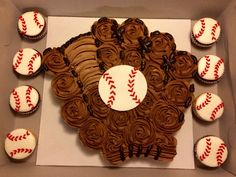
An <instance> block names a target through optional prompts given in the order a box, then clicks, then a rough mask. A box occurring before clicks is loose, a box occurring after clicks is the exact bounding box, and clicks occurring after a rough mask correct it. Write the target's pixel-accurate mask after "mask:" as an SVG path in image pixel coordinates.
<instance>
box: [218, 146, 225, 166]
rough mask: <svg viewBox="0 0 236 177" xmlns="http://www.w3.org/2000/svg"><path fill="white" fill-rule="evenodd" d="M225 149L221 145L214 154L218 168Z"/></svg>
mask: <svg viewBox="0 0 236 177" xmlns="http://www.w3.org/2000/svg"><path fill="white" fill-rule="evenodd" d="M225 149H226V145H225V144H224V143H221V144H220V146H219V147H218V150H217V152H216V161H217V165H218V166H220V165H221V164H222V163H223V160H222V155H223V154H224V152H225Z"/></svg>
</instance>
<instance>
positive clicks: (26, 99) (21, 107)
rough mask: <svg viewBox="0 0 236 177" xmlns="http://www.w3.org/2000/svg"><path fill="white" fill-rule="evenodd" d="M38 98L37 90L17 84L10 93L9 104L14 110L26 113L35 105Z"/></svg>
mask: <svg viewBox="0 0 236 177" xmlns="http://www.w3.org/2000/svg"><path fill="white" fill-rule="evenodd" d="M39 98H40V97H39V93H38V91H37V90H36V89H35V88H33V87H32V86H28V85H23V86H19V87H16V88H14V89H13V90H12V92H11V94H10V106H11V108H12V109H13V110H14V111H15V112H21V113H27V112H29V111H32V110H34V109H35V108H36V107H37V105H38V103H39Z"/></svg>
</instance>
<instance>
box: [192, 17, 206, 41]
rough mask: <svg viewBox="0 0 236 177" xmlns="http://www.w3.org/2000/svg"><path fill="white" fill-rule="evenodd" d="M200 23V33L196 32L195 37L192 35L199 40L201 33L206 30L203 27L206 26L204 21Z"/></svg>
mask: <svg viewBox="0 0 236 177" xmlns="http://www.w3.org/2000/svg"><path fill="white" fill-rule="evenodd" d="M200 22H201V29H200V31H199V32H198V34H195V35H194V37H195V38H199V37H200V36H202V35H203V33H204V31H205V28H206V26H205V25H206V24H205V20H204V19H201V20H200Z"/></svg>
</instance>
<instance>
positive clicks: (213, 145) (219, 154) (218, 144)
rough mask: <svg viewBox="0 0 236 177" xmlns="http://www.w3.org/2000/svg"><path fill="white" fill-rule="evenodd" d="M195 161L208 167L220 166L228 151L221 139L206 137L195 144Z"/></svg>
mask: <svg viewBox="0 0 236 177" xmlns="http://www.w3.org/2000/svg"><path fill="white" fill-rule="evenodd" d="M195 153H196V157H197V159H198V160H199V161H200V162H201V163H202V164H204V165H206V166H208V167H219V166H221V165H222V164H223V163H224V162H225V160H226V159H227V156H228V149H227V146H226V144H225V143H224V141H223V140H222V139H220V138H219V137H216V136H206V137H203V138H201V139H200V140H198V141H197V143H196V144H195Z"/></svg>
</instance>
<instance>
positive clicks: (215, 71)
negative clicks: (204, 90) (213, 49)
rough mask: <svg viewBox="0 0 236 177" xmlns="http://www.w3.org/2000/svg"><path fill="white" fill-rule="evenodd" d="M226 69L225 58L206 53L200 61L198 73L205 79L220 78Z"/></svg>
mask: <svg viewBox="0 0 236 177" xmlns="http://www.w3.org/2000/svg"><path fill="white" fill-rule="evenodd" d="M224 69H225V67H224V59H223V58H220V57H218V56H215V55H206V56H204V57H202V58H200V60H199V61H198V75H199V76H200V77H201V78H203V79H205V80H210V81H214V80H218V79H219V78H221V77H222V76H223V74H224Z"/></svg>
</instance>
